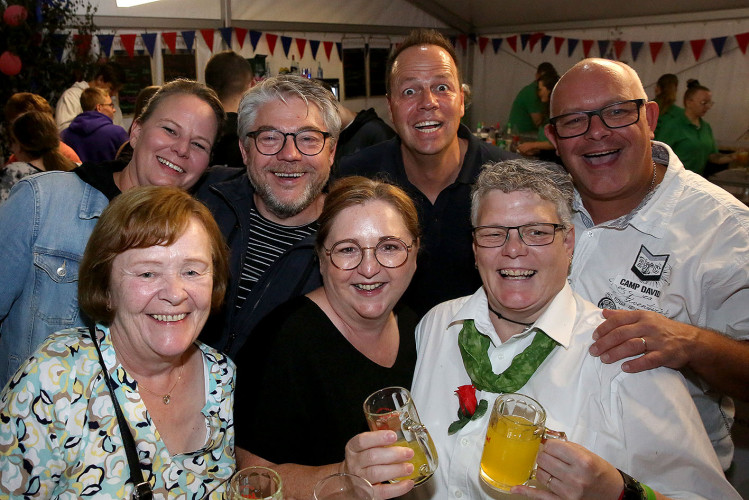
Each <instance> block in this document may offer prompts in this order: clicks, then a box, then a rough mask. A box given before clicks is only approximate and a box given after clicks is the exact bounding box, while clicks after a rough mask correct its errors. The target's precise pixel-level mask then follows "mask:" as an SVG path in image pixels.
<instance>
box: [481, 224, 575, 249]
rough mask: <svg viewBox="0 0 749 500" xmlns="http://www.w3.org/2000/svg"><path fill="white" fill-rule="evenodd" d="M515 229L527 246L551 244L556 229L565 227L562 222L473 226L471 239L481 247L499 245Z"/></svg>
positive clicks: (504, 241) (505, 241)
mask: <svg viewBox="0 0 749 500" xmlns="http://www.w3.org/2000/svg"><path fill="white" fill-rule="evenodd" d="M511 229H517V231H518V234H519V235H520V240H521V241H522V242H523V243H525V244H526V245H528V246H529V247H542V246H544V245H551V244H552V243H553V242H554V236H555V235H556V234H557V229H565V226H564V225H563V224H552V223H551V222H534V223H532V224H523V225H522V226H478V227H474V228H473V241H474V242H475V243H476V246H479V247H482V248H497V247H501V246H502V245H504V244H505V243H507V240H508V239H509V238H510V230H511Z"/></svg>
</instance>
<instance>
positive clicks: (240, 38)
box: [234, 28, 247, 50]
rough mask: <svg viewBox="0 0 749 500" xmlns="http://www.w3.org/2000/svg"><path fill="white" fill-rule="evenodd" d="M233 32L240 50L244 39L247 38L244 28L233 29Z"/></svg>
mask: <svg viewBox="0 0 749 500" xmlns="http://www.w3.org/2000/svg"><path fill="white" fill-rule="evenodd" d="M234 32H235V33H236V34H237V43H239V48H240V50H241V49H242V47H244V39H245V37H247V30H246V29H245V28H234Z"/></svg>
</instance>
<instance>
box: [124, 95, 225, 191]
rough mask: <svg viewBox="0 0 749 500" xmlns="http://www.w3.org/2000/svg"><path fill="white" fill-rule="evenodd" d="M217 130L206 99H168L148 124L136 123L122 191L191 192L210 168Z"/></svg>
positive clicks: (131, 137) (132, 133) (158, 108)
mask: <svg viewBox="0 0 749 500" xmlns="http://www.w3.org/2000/svg"><path fill="white" fill-rule="evenodd" d="M217 128H218V123H217V121H216V114H215V113H214V111H213V109H212V108H211V106H209V105H208V104H207V103H206V102H205V101H203V100H202V99H200V98H198V97H196V96H194V95H190V94H175V95H172V96H169V97H167V98H165V99H164V100H163V101H161V102H160V103H159V105H158V107H157V108H156V109H155V110H154V111H153V114H151V115H150V116H149V117H148V119H147V120H146V121H145V122H144V123H141V122H139V121H136V122H135V123H133V128H132V130H131V132H130V145H131V146H132V147H133V159H132V160H131V161H130V163H129V164H128V165H127V166H126V167H125V169H124V170H123V171H122V173H121V176H120V178H119V179H120V180H119V181H118V182H117V185H118V187H119V188H120V189H121V190H122V191H125V190H126V189H129V188H131V187H135V186H177V187H181V188H183V189H189V188H191V187H192V186H193V185H195V183H196V182H197V181H198V179H199V178H200V176H201V175H202V174H203V172H204V171H205V169H206V168H208V163H209V161H210V159H211V148H212V147H213V141H214V140H215V137H216V130H217Z"/></svg>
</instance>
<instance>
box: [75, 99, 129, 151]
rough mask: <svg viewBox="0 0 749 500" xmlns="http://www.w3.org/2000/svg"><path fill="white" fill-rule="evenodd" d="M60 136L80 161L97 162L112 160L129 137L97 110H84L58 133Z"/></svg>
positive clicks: (122, 129)
mask: <svg viewBox="0 0 749 500" xmlns="http://www.w3.org/2000/svg"><path fill="white" fill-rule="evenodd" d="M60 138H61V139H62V141H63V142H65V143H66V144H67V145H68V146H70V147H71V148H73V150H74V151H75V152H76V153H77V154H78V156H79V157H80V158H81V161H83V162H87V161H96V162H98V161H110V160H114V157H115V155H116V154H117V150H118V149H119V148H120V146H122V145H123V144H124V143H125V142H127V140H128V139H129V138H130V137H129V136H128V134H127V132H126V131H125V129H124V128H122V127H120V126H119V125H115V124H114V123H112V119H111V118H109V117H108V116H107V115H104V114H102V113H99V112H98V111H84V112H83V113H81V114H80V115H78V116H76V117H75V118H74V119H73V121H72V122H70V126H69V127H68V128H66V129H65V130H63V131H62V132H61V133H60Z"/></svg>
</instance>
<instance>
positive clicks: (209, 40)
mask: <svg viewBox="0 0 749 500" xmlns="http://www.w3.org/2000/svg"><path fill="white" fill-rule="evenodd" d="M200 34H201V35H203V40H205V44H206V45H208V50H210V51H211V52H213V35H214V34H215V33H214V31H213V30H210V29H206V30H200Z"/></svg>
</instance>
